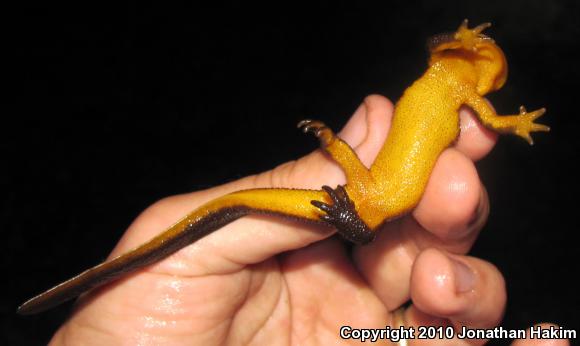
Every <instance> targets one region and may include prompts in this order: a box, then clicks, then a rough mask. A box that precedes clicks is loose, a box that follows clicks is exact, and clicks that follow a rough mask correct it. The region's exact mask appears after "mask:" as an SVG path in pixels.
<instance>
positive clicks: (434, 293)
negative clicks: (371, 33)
mask: <svg viewBox="0 0 580 346" xmlns="http://www.w3.org/2000/svg"><path fill="white" fill-rule="evenodd" d="M392 111H393V105H392V104H391V103H390V102H389V101H388V100H387V99H386V98H384V97H382V96H377V95H372V96H369V97H367V98H366V99H365V101H364V102H363V104H362V105H361V106H360V107H359V108H358V109H357V110H356V112H355V113H354V115H353V116H352V118H351V119H350V120H349V122H348V123H347V125H346V126H345V128H344V129H343V130H342V131H341V132H340V134H339V135H340V136H341V137H342V138H343V139H344V140H345V141H346V142H347V143H349V144H350V145H351V146H352V147H353V148H355V149H356V152H357V154H358V155H359V157H360V158H361V160H362V161H363V162H364V163H365V164H366V165H367V166H368V165H370V164H371V163H372V161H373V160H374V157H375V156H376V154H377V153H378V151H379V150H380V148H381V146H382V144H383V142H384V140H385V138H386V136H387V134H388V130H389V125H390V120H391V116H392ZM460 118H461V127H462V131H461V135H460V137H459V139H458V141H457V143H456V145H455V146H453V147H451V148H448V149H447V150H445V151H444V152H443V154H442V155H441V156H440V158H439V160H438V161H437V164H436V166H435V169H434V170H433V174H432V176H431V177H430V180H429V184H428V186H427V189H426V191H425V194H424V196H423V198H422V200H421V202H420V204H419V205H418V206H417V208H416V209H415V210H414V211H413V212H412V213H411V214H409V215H407V216H405V217H403V218H401V219H398V220H395V221H393V222H390V223H388V224H387V225H386V226H385V227H384V229H382V230H380V231H379V234H378V235H377V239H376V240H375V241H374V242H373V243H371V244H369V245H366V246H361V247H358V246H357V247H353V248H352V249H351V247H350V246H345V243H344V242H342V241H341V240H340V239H338V238H337V237H330V236H331V235H332V234H333V231H332V229H330V228H325V227H315V226H312V225H304V224H302V223H299V222H294V221H288V220H284V219H281V218H275V217H268V216H250V217H245V218H242V219H240V220H237V221H235V222H234V223H231V224H229V225H227V226H225V227H223V228H222V229H220V230H219V231H216V232H215V233H213V234H210V235H209V236H207V237H205V238H203V239H201V240H200V241H198V242H196V243H194V244H193V245H190V246H188V247H186V248H184V249H182V250H180V251H178V252H177V253H175V254H173V255H171V256H170V257H168V258H167V259H165V260H163V261H161V262H158V263H156V264H154V265H152V266H150V267H148V268H146V269H145V270H142V271H139V272H137V273H135V274H132V275H129V276H128V277H126V278H124V279H122V280H119V281H116V282H114V283H112V284H109V285H107V286H105V287H102V288H100V289H97V290H94V291H91V292H89V293H88V294H85V295H83V296H82V297H81V298H80V299H79V300H78V302H77V305H76V307H75V309H74V312H73V313H72V315H71V317H70V318H69V319H68V320H67V321H66V322H65V323H64V324H63V325H62V326H61V327H60V329H59V330H58V331H57V332H56V334H55V335H54V336H53V339H52V340H51V344H52V345H77V344H95V345H110V344H127V345H133V344H138V345H153V344H155V345H157V344H168V345H223V344H234V345H240V344H255V345H262V344H268V345H290V344H321V345H327V344H337V343H340V342H342V343H345V344H351V343H356V341H354V340H342V339H340V335H339V330H340V327H341V326H343V325H350V326H352V327H353V328H384V327H385V326H386V325H393V314H392V312H393V311H394V310H395V309H397V308H398V307H399V306H401V305H402V304H404V303H405V302H406V301H408V300H409V299H412V300H413V304H412V305H410V306H409V307H408V308H407V309H406V311H405V313H404V319H405V326H406V327H411V326H414V327H415V328H416V327H417V326H420V325H449V324H452V325H454V326H462V325H465V326H467V327H471V328H491V327H494V326H497V325H498V324H499V323H500V321H501V318H502V315H503V311H504V307H505V302H506V292H505V284H504V279H503V277H502V275H501V274H500V272H499V271H498V270H497V268H495V267H494V266H493V265H492V264H490V263H488V262H485V261H483V260H480V259H477V258H473V257H469V256H465V255H464V254H465V253H466V252H467V251H468V250H469V249H470V247H471V246H472V244H473V242H474V241H475V239H476V238H477V235H478V233H479V231H480V230H481V228H482V227H483V225H484V223H485V221H486V219H487V215H488V210H489V204H488V199H487V195H486V193H485V190H484V188H483V187H482V185H481V183H480V180H479V177H478V175H477V172H476V170H475V167H474V164H473V161H475V160H478V159H480V158H482V157H483V156H485V155H486V154H487V153H488V152H489V151H490V150H491V149H492V147H493V145H494V144H495V140H496V136H495V134H493V133H492V132H490V131H488V130H486V129H485V128H483V127H482V125H481V124H480V123H479V122H478V121H477V120H476V118H475V116H474V115H473V114H471V113H470V112H469V111H468V110H463V109H462V110H461V112H460ZM344 182H345V177H344V175H343V173H342V171H341V170H340V168H339V167H338V166H337V165H336V164H335V163H334V162H332V161H331V160H330V159H329V158H328V157H327V156H325V155H324V154H323V153H322V152H321V151H320V150H317V151H315V152H313V153H311V154H310V155H307V156H305V157H303V158H301V159H299V160H297V161H292V162H288V163H285V164H282V165H280V166H279V167H277V168H275V169H273V170H271V171H268V172H265V173H261V174H257V175H254V176H250V177H246V178H243V179H241V180H238V181H235V182H232V183H228V184H226V185H222V186H219V187H216V188H212V189H209V190H205V191H200V192H194V193H189V194H184V195H178V196H173V197H168V198H165V199H163V200H161V201H159V202H157V203H155V204H154V205H152V206H151V207H149V208H148V209H147V210H145V211H144V212H143V213H142V214H141V215H140V216H139V217H138V218H137V219H136V220H135V221H134V222H133V224H132V225H131V226H130V227H129V229H128V230H127V232H126V233H125V235H124V236H123V237H122V239H121V240H120V242H119V243H118V244H117V246H116V248H115V249H114V250H113V252H112V253H111V255H110V256H109V258H112V257H114V256H117V255H119V254H121V253H124V252H126V251H128V250H130V249H132V248H133V247H135V246H137V245H139V244H141V243H143V242H145V241H146V240H148V239H150V238H152V237H153V236H154V235H156V234H157V233H159V232H160V230H163V229H165V228H166V227H168V226H170V225H171V224H172V223H174V222H175V221H176V220H178V219H179V218H180V217H181V216H183V215H185V214H186V213H187V212H189V211H190V210H192V209H194V208H196V207H198V206H199V205H201V204H203V203H204V202H207V201H209V200H211V199H213V198H216V197H218V196H221V195H224V194H226V193H229V192H232V191H236V190H240V189H248V188H257V187H296V188H298V187H300V188H312V189H319V188H320V186H321V185H323V184H327V185H330V186H336V185H337V184H343V183H344ZM415 342H416V340H410V344H411V345H415V344H418V343H415ZM440 342H441V340H421V343H420V344H421V345H438V344H440ZM525 342H526V341H525V340H519V341H517V342H516V343H514V345H518V346H519V345H524V344H526V343H525ZM534 342H538V340H536V341H534ZM542 342H544V343H537V344H536V343H534V344H533V345H567V344H568V343H567V341H566V340H559V342H561V343H554V342H553V341H551V343H550V341H549V340H548V341H545V340H544V341H542ZM483 343H485V340H453V341H452V344H453V345H480V344H483ZM450 344H451V343H450ZM529 345H532V344H529Z"/></svg>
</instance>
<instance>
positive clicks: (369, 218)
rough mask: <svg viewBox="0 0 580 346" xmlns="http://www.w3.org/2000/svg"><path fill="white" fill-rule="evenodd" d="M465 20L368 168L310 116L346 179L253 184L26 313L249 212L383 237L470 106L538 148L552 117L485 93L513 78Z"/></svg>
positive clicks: (438, 42) (305, 125)
mask: <svg viewBox="0 0 580 346" xmlns="http://www.w3.org/2000/svg"><path fill="white" fill-rule="evenodd" d="M489 26H490V24H489V23H485V24H481V25H479V26H476V27H475V28H472V29H470V28H469V27H468V25H467V20H465V21H464V22H463V23H462V24H461V25H460V26H459V28H458V29H457V30H456V31H455V32H451V33H443V34H439V35H436V36H433V37H431V38H430V39H429V40H428V42H427V48H428V50H429V53H430V58H429V61H428V68H427V71H426V72H425V73H424V74H423V75H422V76H421V77H420V78H419V79H418V80H417V81H415V82H414V83H413V84H412V85H411V86H410V87H408V88H407V89H406V90H405V92H404V94H403V96H402V97H401V98H400V100H399V101H398V102H397V103H396V105H395V110H394V117H393V122H392V125H391V130H390V133H389V136H388V138H387V139H386V141H385V143H384V145H383V147H382V148H381V150H380V152H379V154H378V156H377V157H376V159H375V161H374V163H373V164H372V165H371V166H370V168H367V167H366V166H365V165H364V164H363V163H362V162H361V161H360V159H359V158H358V157H357V155H356V154H355V152H354V151H353V149H352V148H351V147H349V145H348V144H346V142H344V141H343V140H341V139H340V138H339V137H338V136H336V135H335V134H334V132H333V131H332V130H331V129H330V128H328V127H327V126H326V125H325V124H324V123H323V122H321V121H315V120H304V121H301V122H300V123H299V124H298V127H299V128H300V129H302V130H303V131H304V132H308V133H312V134H313V135H315V136H316V137H317V138H318V139H319V141H320V146H321V148H322V149H323V151H325V152H326V153H327V154H328V155H330V157H331V158H332V159H333V160H334V161H335V162H336V163H338V164H339V165H340V167H341V168H342V170H343V171H344V173H345V175H346V184H345V185H339V186H338V187H336V188H335V189H333V188H331V187H329V186H322V188H321V189H320V190H301V189H283V188H282V189H280V188H276V189H251V190H242V191H237V192H233V193H230V194H227V195H225V196H222V197H219V198H217V199H215V200H213V201H210V202H208V203H206V204H205V205H202V206H201V207H199V208H198V209H195V210H193V211H192V212H190V213H189V214H187V215H186V216H184V217H183V218H182V219H181V220H180V221H178V222H177V223H175V224H174V225H173V226H171V227H169V228H168V229H166V230H165V231H163V232H162V233H160V234H159V235H157V236H156V237H154V238H153V239H151V240H149V241H148V242H146V243H145V244H143V245H140V246H138V247H137V248H135V249H133V250H132V251H129V252H128V253H125V254H122V255H120V256H118V257H116V258H114V259H111V260H109V261H107V262H104V263H101V264H99V265H97V266H95V267H93V268H90V269H88V270H86V271H84V272H82V273H81V274H79V275H77V276H75V277H73V278H71V279H69V280H68V281H65V282H63V283H61V284H59V285H57V286H55V287H54V288H51V289H49V290H48V291H46V292H44V293H41V294H40V295H38V296H36V297H34V298H32V299H30V300H28V301H27V302H25V303H24V304H22V305H21V306H20V307H19V308H18V313H19V314H23V315H27V314H34V313H39V312H42V311H44V310H47V309H50V308H51V307H54V306H56V305H58V304H60V303H62V302H65V301H67V300H70V299H72V298H74V297H76V296H78V295H80V294H81V293H83V292H85V291H88V290H90V289H93V288H95V287H98V286H102V285H104V284H106V283H109V282H111V281H113V280H115V279H118V278H119V277H121V276H123V275H125V274H128V273H131V272H134V271H136V270H138V269H140V268H143V267H145V266H148V265H150V264H152V263H154V262H157V261H160V260H162V259H164V258H165V257H167V256H169V255H171V254H172V253H174V252H176V251H178V250H179V249H181V248H183V247H185V246H187V245H189V244H192V243H193V242H195V241H197V240H199V239H200V238H202V237H204V236H206V235H208V234H210V233H212V232H214V231H216V230H218V229H220V228H221V227H223V226H224V225H226V224H228V223H230V222H232V221H234V220H236V219H238V218H241V217H243V216H245V215H248V214H270V215H279V216H281V217H284V218H291V219H298V220H301V221H304V222H309V223H315V224H327V225H331V226H334V227H335V228H336V230H337V232H338V233H339V234H340V235H342V236H343V237H344V238H345V239H347V240H348V241H351V242H353V243H355V244H366V243H368V242H371V241H372V240H373V239H374V238H375V234H376V231H377V230H379V229H380V228H381V226H382V225H383V224H384V223H386V222H389V221H391V220H393V219H395V218H398V217H401V216H403V215H405V214H407V213H409V212H410V211H411V210H413V208H414V207H415V206H416V205H417V204H418V203H419V200H420V199H421V197H422V195H423V192H424V190H425V187H426V185H427V182H428V179H429V176H430V174H431V171H432V170H433V167H434V165H435V162H436V161H437V158H438V157H439V155H440V154H441V152H443V150H444V149H446V148H447V147H449V146H450V145H452V144H453V142H454V141H455V140H456V138H457V137H458V136H459V132H460V128H459V116H458V112H459V108H460V107H461V106H467V107H470V108H471V109H473V110H474V111H475V113H476V114H477V117H478V118H479V120H480V121H481V122H482V124H483V125H484V126H485V127H487V128H489V129H492V130H494V131H496V132H499V133H511V134H515V135H517V136H520V137H522V138H523V139H525V140H526V141H528V143H529V144H533V141H532V138H531V136H530V133H531V132H536V131H549V127H548V126H546V125H542V124H537V123H534V121H535V120H536V119H537V118H538V117H540V116H541V115H543V114H544V112H545V109H544V108H541V109H538V110H535V111H532V112H528V111H526V109H525V108H524V107H523V106H521V107H520V109H519V114H515V115H506V116H499V115H498V114H497V113H496V112H495V110H494V109H493V108H492V106H491V105H490V104H489V103H488V102H487V100H486V99H485V98H484V96H485V95H486V94H488V93H490V92H492V91H496V90H498V89H500V88H501V87H502V86H503V85H504V84H505V82H506V79H507V62H506V58H505V56H504V53H503V52H502V50H501V48H500V47H498V46H497V45H496V43H495V42H494V40H493V39H492V38H490V37H488V36H486V35H484V34H482V31H483V30H485V29H486V28H488V27H489Z"/></svg>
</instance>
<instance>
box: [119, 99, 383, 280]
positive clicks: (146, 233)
mask: <svg viewBox="0 0 580 346" xmlns="http://www.w3.org/2000/svg"><path fill="white" fill-rule="evenodd" d="M391 110H392V106H390V102H389V101H388V100H386V99H385V98H384V97H377V96H374V97H369V98H367V99H365V102H364V104H363V106H362V107H360V108H359V109H358V110H357V112H355V114H354V116H353V117H352V119H351V120H350V121H349V123H348V124H347V126H346V127H345V129H344V130H343V131H342V132H341V134H344V136H345V137H346V138H347V139H348V140H349V141H351V142H352V143H353V144H354V145H357V144H358V146H359V147H360V149H358V150H357V151H358V152H359V153H361V154H362V155H363V156H364V155H367V156H373V155H376V152H377V151H378V150H379V149H380V145H379V142H380V139H377V137H378V135H377V134H376V133H378V132H381V133H383V134H384V133H385V132H386V126H387V125H386V124H388V116H389V112H390V111H391ZM369 121H372V122H373V124H376V126H373V127H372V128H371V127H369V126H368V123H367V122H369ZM377 123H378V124H377ZM367 138H369V139H370V140H371V141H373V143H375V144H370V145H369V144H367V143H366V139H367ZM375 146H377V147H375ZM373 151H374V153H373ZM343 182H344V175H343V173H342V171H341V170H340V169H339V168H338V167H337V166H336V164H335V163H333V162H332V161H330V160H328V159H325V158H324V156H322V154H321V153H320V152H319V151H316V152H314V153H312V154H310V155H307V156H306V157H304V158H302V159H300V160H298V161H296V162H292V163H288V164H285V165H282V166H280V167H278V168H276V169H274V170H273V171H270V172H266V173H263V174H260V175H256V176H253V177H248V178H244V179H241V180H239V181H237V182H234V183H230V184H226V185H223V186H220V187H217V188H214V189H210V190H206V191H203V192H198V193H193V194H186V195H181V196H176V197H171V198H168V199H165V200H163V201H161V202H159V203H156V204H155V205H154V206H152V207H151V208H149V209H148V210H147V211H146V212H144V213H143V214H142V215H141V216H140V217H139V218H138V219H137V220H136V221H135V222H134V223H133V224H132V225H131V227H130V228H129V230H128V231H127V233H126V234H125V236H124V237H123V239H122V241H121V242H120V243H119V245H118V246H117V248H116V249H115V251H114V253H113V254H112V255H111V256H114V255H117V254H119V253H122V252H125V251H127V250H128V249H131V248H133V247H134V246H136V245H139V244H141V243H143V242H145V241H147V240H148V239H150V238H152V237H153V236H154V235H156V234H158V233H159V232H160V230H162V229H164V228H166V227H168V226H169V225H171V224H173V223H174V222H175V221H176V220H177V219H178V218H180V217H182V216H183V215H185V214H186V213H187V212H189V211H191V210H192V209H194V208H196V207H198V206H199V205H201V204H202V203H204V202H206V201H209V200H211V199H213V198H216V197H219V196H221V195H224V194H226V193H228V192H232V191H236V190H241V189H247V188H255V187H278V186H284V187H301V188H316V189H319V188H320V186H321V185H323V184H329V183H330V184H339V183H343ZM331 231H332V230H330V229H329V228H321V227H315V226H309V225H304V224H302V223H297V222H294V221H289V220H284V219H282V218H273V217H267V216H250V217H245V218H242V219H240V220H237V221H235V222H234V223H232V224H230V225H227V226H225V227H223V228H222V229H220V230H219V231H217V232H214V233H213V234H211V235H209V236H207V237H205V238H203V239H201V240H200V241H198V242H196V243H195V244H194V245H192V246H189V247H187V248H185V249H182V250H181V251H179V252H177V253H176V254H174V255H173V256H171V258H170V259H168V260H167V261H163V262H162V263H159V264H158V265H157V266H156V269H157V270H161V271H164V272H166V271H170V272H171V273H173V274H185V275H191V274H192V273H207V272H215V271H214V270H215V268H220V271H229V270H236V268H240V267H241V266H243V265H245V264H248V263H256V262H260V261H262V260H264V259H265V258H268V257H270V256H272V255H275V254H277V253H280V252H282V251H287V250H292V249H296V248H300V247H303V246H306V245H308V244H310V243H312V242H314V241H317V240H320V239H322V238H324V237H327V236H329V235H330V234H331Z"/></svg>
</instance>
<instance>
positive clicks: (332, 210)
mask: <svg viewBox="0 0 580 346" xmlns="http://www.w3.org/2000/svg"><path fill="white" fill-rule="evenodd" d="M322 189H323V190H324V191H326V193H328V195H329V196H330V198H331V199H332V202H333V204H327V203H324V202H320V201H316V200H314V201H311V202H310V203H312V205H313V206H315V207H317V208H318V209H320V210H322V211H324V212H325V213H326V214H325V215H322V216H321V217H320V218H321V219H322V220H324V221H326V222H327V223H329V224H331V225H333V226H334V227H336V229H337V231H338V233H339V234H340V235H342V236H343V237H344V238H345V239H347V240H349V241H351V242H353V243H356V244H360V245H363V244H367V243H369V242H371V241H373V239H375V232H373V231H372V230H371V229H370V228H369V226H367V225H366V224H365V223H364V221H363V220H362V219H361V218H360V216H359V215H358V213H357V212H356V209H355V206H354V202H353V201H352V200H351V199H350V198H349V197H348V194H347V193H346V190H345V189H344V187H343V186H342V185H338V186H337V187H336V189H332V188H331V187H329V186H326V185H325V186H323V187H322Z"/></svg>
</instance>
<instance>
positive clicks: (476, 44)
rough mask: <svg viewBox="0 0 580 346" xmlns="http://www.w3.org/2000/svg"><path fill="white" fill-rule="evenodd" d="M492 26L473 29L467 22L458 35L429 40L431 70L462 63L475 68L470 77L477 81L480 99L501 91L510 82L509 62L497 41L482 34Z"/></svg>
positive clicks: (434, 37)
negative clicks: (442, 63)
mask: <svg viewBox="0 0 580 346" xmlns="http://www.w3.org/2000/svg"><path fill="white" fill-rule="evenodd" d="M490 26H491V24H490V23H484V24H481V25H478V26H476V27H475V28H473V29H469V28H468V27H467V19H466V20H464V21H463V23H461V25H460V26H459V29H457V31H455V32H452V33H443V34H439V35H435V36H433V37H431V38H430V39H429V40H427V49H429V52H430V53H431V58H430V59H429V66H431V65H433V64H435V63H437V62H439V61H442V60H445V59H461V60H464V61H467V62H469V63H470V64H471V65H472V66H473V69H471V70H470V74H472V75H471V76H470V77H472V78H473V79H474V80H475V81H476V83H477V92H478V93H479V94H480V95H485V94H487V93H489V92H492V91H495V90H498V89H500V88H501V87H502V86H503V85H504V84H505V81H506V79H507V70H508V69H507V62H506V59H505V56H504V54H503V51H502V50H501V48H499V47H498V46H497V45H496V44H495V41H494V40H493V39H492V38H490V37H489V36H486V35H484V34H482V33H481V32H482V31H483V30H485V29H487V28H489V27H490Z"/></svg>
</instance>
